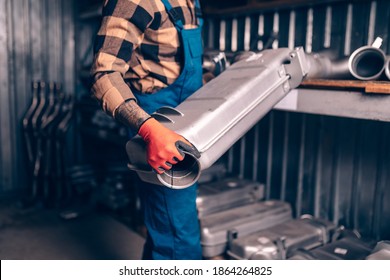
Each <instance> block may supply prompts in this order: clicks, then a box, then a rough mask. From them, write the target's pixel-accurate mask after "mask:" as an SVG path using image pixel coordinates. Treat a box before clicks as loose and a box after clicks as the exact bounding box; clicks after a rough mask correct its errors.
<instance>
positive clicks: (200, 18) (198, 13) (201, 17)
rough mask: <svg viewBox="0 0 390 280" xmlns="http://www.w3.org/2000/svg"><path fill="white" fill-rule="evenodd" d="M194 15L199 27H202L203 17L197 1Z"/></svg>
mask: <svg viewBox="0 0 390 280" xmlns="http://www.w3.org/2000/svg"><path fill="white" fill-rule="evenodd" d="M195 15H196V18H197V19H198V23H199V26H200V27H202V26H203V15H202V9H201V8H200V2H199V0H195Z"/></svg>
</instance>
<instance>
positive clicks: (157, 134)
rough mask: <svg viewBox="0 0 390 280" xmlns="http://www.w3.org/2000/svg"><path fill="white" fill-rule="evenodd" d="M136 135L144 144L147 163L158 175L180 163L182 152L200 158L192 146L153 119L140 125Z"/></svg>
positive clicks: (182, 156) (182, 157)
mask: <svg viewBox="0 0 390 280" xmlns="http://www.w3.org/2000/svg"><path fill="white" fill-rule="evenodd" d="M138 134H139V135H140V136H141V137H142V138H143V139H144V141H145V142H146V145H147V148H146V150H147V158H148V163H149V164H150V166H151V167H152V168H153V169H154V170H155V171H156V172H157V173H158V174H161V173H163V172H164V171H165V170H169V169H171V168H172V165H173V164H176V163H178V162H179V161H182V160H183V159H184V153H183V151H186V152H188V153H190V154H192V155H194V156H195V157H197V158H199V157H200V153H199V151H198V150H197V149H196V148H195V146H194V145H192V144H191V143H190V142H188V141H187V140H186V139H185V138H184V137H183V136H181V135H179V134H177V133H175V132H174V131H172V130H170V129H168V128H166V127H165V126H163V125H162V124H160V123H159V122H158V121H156V120H155V119H153V118H149V119H148V120H147V121H145V122H144V123H143V124H142V125H141V127H140V129H139V131H138Z"/></svg>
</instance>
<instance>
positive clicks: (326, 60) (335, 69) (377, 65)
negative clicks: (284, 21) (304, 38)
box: [306, 42, 386, 81]
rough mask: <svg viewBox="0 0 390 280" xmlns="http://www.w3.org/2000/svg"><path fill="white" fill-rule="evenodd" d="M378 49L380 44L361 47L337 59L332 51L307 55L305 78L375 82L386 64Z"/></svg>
mask: <svg viewBox="0 0 390 280" xmlns="http://www.w3.org/2000/svg"><path fill="white" fill-rule="evenodd" d="M379 47H380V42H379V43H374V44H373V45H372V46H363V47H360V48H358V49H357V50H355V51H354V52H353V53H352V54H351V55H350V56H349V57H344V58H337V56H336V55H335V53H334V52H333V51H332V50H325V51H321V52H318V53H313V54H307V55H306V56H307V61H308V63H309V67H310V70H309V73H308V74H307V76H306V78H325V79H331V78H335V79H351V78H356V79H359V80H364V81H369V80H376V79H378V78H379V77H380V76H381V75H382V73H383V71H384V70H385V62H386V56H385V53H384V52H383V51H382V50H381V49H380V48H379Z"/></svg>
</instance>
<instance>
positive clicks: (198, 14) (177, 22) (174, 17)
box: [161, 0, 203, 30]
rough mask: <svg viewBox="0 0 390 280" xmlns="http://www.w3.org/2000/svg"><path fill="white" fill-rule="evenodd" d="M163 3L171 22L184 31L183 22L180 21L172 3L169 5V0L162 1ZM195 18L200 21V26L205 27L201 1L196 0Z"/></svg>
mask: <svg viewBox="0 0 390 280" xmlns="http://www.w3.org/2000/svg"><path fill="white" fill-rule="evenodd" d="M161 2H162V3H163V4H164V6H165V9H166V10H167V13H168V15H169V16H170V18H171V20H172V21H173V22H174V23H175V26H176V27H177V28H178V29H180V30H181V29H184V25H183V22H182V20H181V19H180V17H179V15H178V14H177V12H176V11H175V10H174V9H173V7H172V5H171V3H169V0H161ZM195 16H196V18H197V20H198V23H199V26H200V27H201V26H203V16H202V11H201V8H200V2H199V0H195Z"/></svg>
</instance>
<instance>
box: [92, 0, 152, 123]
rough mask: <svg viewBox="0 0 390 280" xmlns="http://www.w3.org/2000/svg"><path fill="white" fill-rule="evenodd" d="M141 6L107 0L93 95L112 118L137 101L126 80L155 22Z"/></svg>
mask: <svg viewBox="0 0 390 280" xmlns="http://www.w3.org/2000/svg"><path fill="white" fill-rule="evenodd" d="M140 2H142V1H139V0H138V1H133V0H106V1H105V4H104V6H103V16H102V23H101V26H100V29H99V31H98V33H97V35H96V38H95V42H94V59H93V63H92V68H91V77H92V87H91V91H92V94H93V95H94V96H95V97H96V98H97V99H98V100H99V101H100V102H101V105H102V108H103V110H104V111H105V112H106V113H108V114H110V115H111V116H114V113H115V110H116V108H117V107H118V106H119V105H120V104H122V103H123V102H124V101H126V100H129V99H135V98H134V95H133V93H132V92H131V90H130V88H129V87H128V85H127V84H126V83H125V81H124V79H123V77H124V75H125V74H126V72H127V71H128V70H129V62H130V59H131V56H132V54H133V51H134V49H136V48H137V47H138V46H139V44H140V42H141V41H142V38H143V34H144V32H145V30H146V28H147V27H148V25H149V24H150V22H151V21H152V19H153V18H152V16H151V13H149V12H148V11H147V10H146V9H145V8H143V7H142V6H141V5H140V4H136V3H140Z"/></svg>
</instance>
